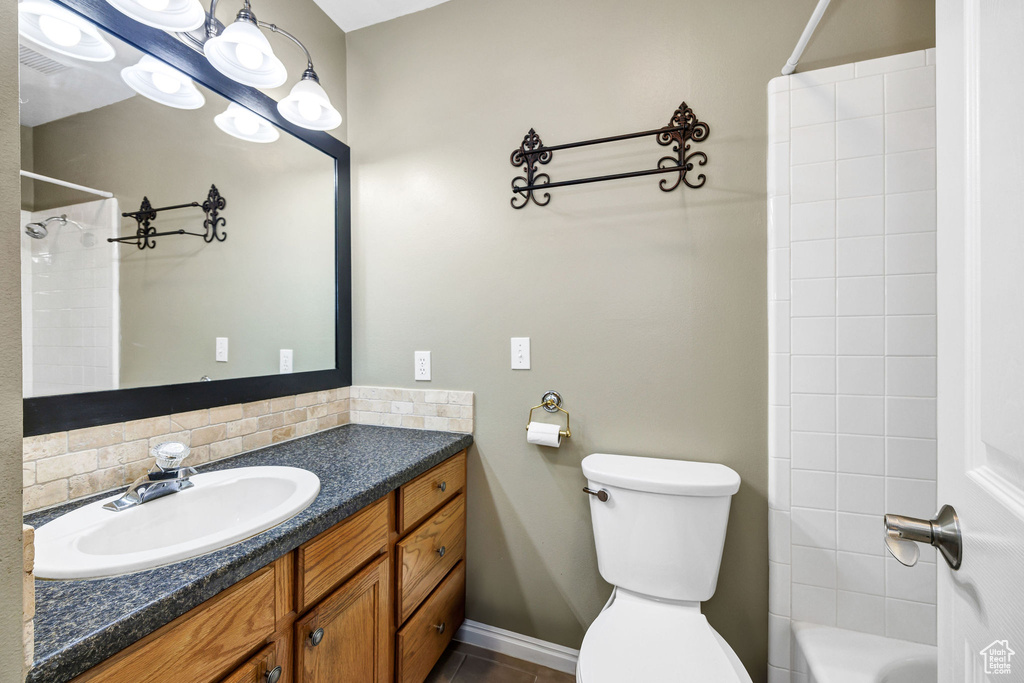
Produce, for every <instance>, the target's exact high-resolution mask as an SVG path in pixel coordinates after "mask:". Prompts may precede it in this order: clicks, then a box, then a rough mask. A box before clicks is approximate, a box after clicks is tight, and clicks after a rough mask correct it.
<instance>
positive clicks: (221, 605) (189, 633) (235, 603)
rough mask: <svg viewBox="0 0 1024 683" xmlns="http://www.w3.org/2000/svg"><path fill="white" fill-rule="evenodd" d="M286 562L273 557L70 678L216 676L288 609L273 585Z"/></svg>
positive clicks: (150, 681) (127, 682)
mask: <svg viewBox="0 0 1024 683" xmlns="http://www.w3.org/2000/svg"><path fill="white" fill-rule="evenodd" d="M289 567H290V565H289V564H287V563H286V562H284V561H282V560H278V561H276V562H274V563H273V564H271V565H269V566H267V567H264V568H263V569H261V570H259V571H258V572H256V573H255V574H253V575H251V576H249V577H248V578H246V579H243V580H242V581H240V582H239V583H237V584H235V585H234V586H232V587H231V588H228V589H227V590H225V591H223V592H222V593H220V594H219V595H217V596H215V597H213V598H211V599H210V600H207V601H206V602H204V603H203V604H202V605H200V606H199V607H196V608H195V609H194V610H192V611H191V612H188V613H187V614H185V615H183V616H181V617H179V618H178V619H176V620H174V621H172V622H171V623H170V624H168V625H167V626H164V627H163V628H161V629H159V630H157V631H156V632H154V633H152V634H150V635H149V636H147V637H146V638H143V639H142V640H141V641H139V642H138V643H136V644H135V645H133V646H131V647H129V648H128V649H127V650H125V651H124V652H122V653H120V654H118V655H115V656H114V657H112V658H111V659H108V660H107V661H105V662H103V663H102V664H100V665H98V666H96V667H94V668H92V669H90V670H89V671H86V672H85V673H84V674H82V675H81V676H79V677H78V678H76V679H75V683H85V682H86V681H89V682H93V681H103V683H160V682H163V681H170V680H175V681H189V683H210V682H212V681H217V680H220V679H221V678H223V677H224V676H225V674H227V673H229V672H231V670H232V669H233V668H234V667H236V666H238V662H239V661H242V659H243V658H244V657H245V656H246V655H247V654H248V653H250V652H253V651H254V650H255V649H256V648H257V647H259V646H260V645H261V644H262V643H264V642H266V641H267V639H268V638H270V637H271V636H272V635H273V634H274V633H275V631H276V624H277V615H278V613H280V612H287V606H285V605H282V604H281V602H282V600H283V598H282V596H281V595H280V591H279V590H278V587H279V586H280V585H282V584H284V583H287V579H286V578H285V577H282V576H279V574H280V573H281V572H286V571H287V569H288V568H289Z"/></svg>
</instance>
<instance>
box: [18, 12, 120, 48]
mask: <svg viewBox="0 0 1024 683" xmlns="http://www.w3.org/2000/svg"><path fill="white" fill-rule="evenodd" d="M18 33H19V34H21V36H22V37H24V38H26V39H27V40H30V41H32V42H33V43H35V44H36V45H40V46H42V47H44V48H46V49H48V50H52V51H53V52H56V53H57V54H61V55H64V56H66V57H74V58H75V59H81V60H83V61H86V62H109V61H110V60H111V59H113V58H114V55H115V52H114V47H113V45H111V44H110V43H108V42H107V40H106V39H105V38H104V37H103V36H102V35H101V34H100V31H99V29H98V28H96V27H95V26H93V25H92V24H91V23H89V22H88V21H86V20H85V19H83V18H82V17H80V16H78V15H77V14H75V13H74V12H72V11H70V10H67V9H64V8H63V7H59V6H57V5H55V4H53V3H50V2H42V1H40V0H26V1H25V2H20V3H18Z"/></svg>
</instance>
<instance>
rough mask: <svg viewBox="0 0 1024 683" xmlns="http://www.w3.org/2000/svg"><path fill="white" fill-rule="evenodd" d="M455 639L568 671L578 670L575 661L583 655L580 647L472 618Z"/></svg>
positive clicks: (463, 624) (571, 672) (467, 620)
mask: <svg viewBox="0 0 1024 683" xmlns="http://www.w3.org/2000/svg"><path fill="white" fill-rule="evenodd" d="M455 640H457V641H459V642H461V643H466V644H468V645H476V646H477V647H482V648H484V649H485V650H490V651H492V652H500V653H501V654H503V655H508V656H509V657H515V658H516V659H521V660H523V661H524V662H532V663H533V664H539V665H540V666H546V667H548V668H549V669H554V670H555V671H562V672H564V673H567V674H574V673H576V660H577V659H578V658H579V656H580V651H579V650H573V649H572V648H568V647H563V646H561V645H555V644H554V643H549V642H547V641H544V640H538V639H536V638H531V637H530V636H524V635H522V634H519V633H514V632H512V631H506V630H505V629H503V628H498V627H496V626H488V625H487V624H481V623H480V622H479V621H471V620H469V619H466V620H465V621H464V622H462V628H460V629H459V631H458V633H456V634H455Z"/></svg>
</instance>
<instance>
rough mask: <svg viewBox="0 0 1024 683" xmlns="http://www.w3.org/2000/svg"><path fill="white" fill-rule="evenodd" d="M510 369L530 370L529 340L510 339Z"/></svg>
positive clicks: (524, 338)
mask: <svg viewBox="0 0 1024 683" xmlns="http://www.w3.org/2000/svg"><path fill="white" fill-rule="evenodd" d="M512 369H513V370H529V369H530V338H529V337H512Z"/></svg>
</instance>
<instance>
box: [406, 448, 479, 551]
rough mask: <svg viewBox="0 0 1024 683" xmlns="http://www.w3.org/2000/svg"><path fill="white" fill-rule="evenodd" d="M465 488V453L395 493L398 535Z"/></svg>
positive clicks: (445, 462)
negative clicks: (396, 498) (396, 495)
mask: <svg viewBox="0 0 1024 683" xmlns="http://www.w3.org/2000/svg"><path fill="white" fill-rule="evenodd" d="M465 486H466V451H462V452H460V453H458V454H456V455H453V456H452V457H450V458H448V459H447V460H445V461H444V462H443V463H441V464H440V465H437V466H436V467H434V468H432V469H430V470H427V471H426V472H424V473H423V474H421V475H420V476H418V477H416V478H415V479H413V480H412V481H410V482H409V483H408V484H405V485H404V486H402V488H401V489H400V490H399V492H398V533H400V534H404V533H407V532H408V531H409V530H410V529H412V528H413V527H414V526H416V525H417V524H419V523H420V522H421V521H422V520H423V519H425V518H426V517H427V515H429V514H430V513H431V512H433V511H434V510H436V509H438V508H439V507H441V506H442V505H444V504H445V503H446V502H448V501H449V500H451V499H452V498H453V497H455V495H456V494H457V493H458V492H459V491H461V490H462V489H463V488H465Z"/></svg>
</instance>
